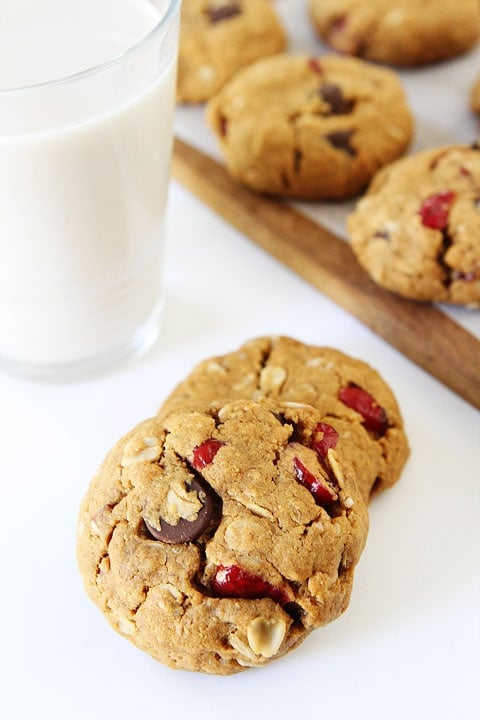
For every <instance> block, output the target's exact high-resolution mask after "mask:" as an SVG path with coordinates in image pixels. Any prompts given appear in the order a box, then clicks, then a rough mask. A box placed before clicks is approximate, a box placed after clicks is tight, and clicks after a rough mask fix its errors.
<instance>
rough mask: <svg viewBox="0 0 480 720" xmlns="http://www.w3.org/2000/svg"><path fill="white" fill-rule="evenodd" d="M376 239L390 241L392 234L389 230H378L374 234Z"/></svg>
mask: <svg viewBox="0 0 480 720" xmlns="http://www.w3.org/2000/svg"><path fill="white" fill-rule="evenodd" d="M373 237H374V238H382V240H390V233H389V232H388V230H377V231H376V232H374V233H373Z"/></svg>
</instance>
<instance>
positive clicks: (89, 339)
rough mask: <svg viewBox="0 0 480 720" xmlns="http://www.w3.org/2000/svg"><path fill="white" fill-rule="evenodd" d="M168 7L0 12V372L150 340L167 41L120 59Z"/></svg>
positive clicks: (85, 360)
mask: <svg viewBox="0 0 480 720" xmlns="http://www.w3.org/2000/svg"><path fill="white" fill-rule="evenodd" d="M169 4H170V3H169V2H168V1H167V0H165V1H164V2H156V3H155V4H152V3H150V2H148V1H147V0H78V1H77V0H61V1H54V0H15V2H14V3H11V2H10V0H0V362H3V364H4V365H6V366H10V367H11V369H15V366H18V367H20V368H21V366H24V367H25V368H26V369H27V371H28V369H29V368H30V369H32V371H33V372H35V371H38V372H40V374H41V372H42V370H41V369H42V367H43V368H48V372H50V371H54V370H55V368H61V367H65V368H66V367H69V366H72V367H73V366H79V367H80V366H82V364H83V365H84V366H85V367H88V366H89V365H90V364H91V365H95V364H99V363H100V362H102V360H103V359H106V358H109V357H111V356H115V355H121V354H122V353H125V352H126V351H127V350H128V349H129V348H130V349H131V348H132V347H134V346H135V345H140V344H142V343H143V342H144V340H145V337H146V335H148V334H152V332H154V330H153V328H155V327H156V325H157V320H158V315H159V312H160V306H161V303H162V292H161V260H162V245H163V231H164V213H165V202H166V193H167V184H168V174H169V159H170V149H171V132H172V119H173V103H174V93H175V48H176V45H175V43H176V32H174V31H172V32H171V33H170V35H171V37H170V36H169V37H168V38H167V40H164V45H163V46H162V47H159V46H158V43H157V46H155V43H154V41H152V40H149V39H148V38H147V39H146V40H143V43H144V45H143V46H142V48H140V50H138V48H137V50H136V52H133V51H132V50H129V48H132V46H135V44H136V43H140V42H141V41H142V38H145V36H147V35H148V33H150V32H151V31H152V30H153V29H154V28H155V26H156V25H157V23H158V22H159V20H160V19H161V17H162V13H164V12H165V10H166V8H167V6H168V5H169ZM129 52H130V56H129V54H128V53H129ZM162 53H163V56H165V55H166V54H168V57H167V58H166V60H164V61H162V62H160V61H159V59H158V58H159V57H161V55H162ZM122 54H123V55H122ZM115 58H117V60H115V62H113V63H112V62H110V61H111V60H112V59H115ZM102 64H103V66H102ZM99 65H100V69H97V71H95V72H91V70H90V69H91V68H93V67H95V66H99ZM81 73H83V75H81ZM79 74H80V75H79ZM66 76H75V77H74V78H72V79H70V80H63V78H65V77H66ZM55 81H57V82H55ZM45 83H47V84H45ZM34 84H37V87H36V88H31V87H27V86H31V85H34ZM6 88H8V89H10V88H20V90H17V91H12V90H9V91H8V92H3V91H4V90H5V89H6Z"/></svg>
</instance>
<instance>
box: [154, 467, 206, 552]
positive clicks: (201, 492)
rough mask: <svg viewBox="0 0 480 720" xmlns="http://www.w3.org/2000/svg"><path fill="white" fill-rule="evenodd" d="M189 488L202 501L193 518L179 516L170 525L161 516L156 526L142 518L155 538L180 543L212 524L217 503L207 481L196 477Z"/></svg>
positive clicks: (175, 543) (174, 543)
mask: <svg viewBox="0 0 480 720" xmlns="http://www.w3.org/2000/svg"><path fill="white" fill-rule="evenodd" d="M189 489H190V490H194V491H195V492H196V493H197V495H198V499H199V500H200V502H201V503H202V507H201V508H200V510H199V511H198V515H197V517H196V518H195V520H185V519H184V518H180V520H179V521H178V523H177V524H176V525H170V524H169V523H167V522H165V520H164V519H163V518H160V519H159V527H158V528H157V527H153V525H152V524H151V523H149V522H148V521H147V520H145V518H144V523H145V526H146V528H147V530H148V532H149V533H150V535H152V537H154V538H155V540H161V541H162V542H166V543H170V544H171V545H182V544H184V543H188V542H191V541H192V540H196V539H197V538H198V537H200V535H203V533H204V532H205V531H206V530H208V528H209V527H210V525H211V524H212V522H213V520H214V516H215V514H216V513H215V510H216V505H217V502H216V495H215V493H214V491H213V490H212V488H210V487H209V486H208V485H207V483H203V482H200V481H199V480H197V479H196V478H194V479H193V480H192V482H191V483H190V486H189Z"/></svg>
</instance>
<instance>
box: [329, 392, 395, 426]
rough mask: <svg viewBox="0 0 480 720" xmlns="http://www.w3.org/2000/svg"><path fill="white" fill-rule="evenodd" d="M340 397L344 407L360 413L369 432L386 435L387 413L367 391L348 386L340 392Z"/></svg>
mask: <svg viewBox="0 0 480 720" xmlns="http://www.w3.org/2000/svg"><path fill="white" fill-rule="evenodd" d="M338 396H339V398H340V400H341V401H342V402H343V404H344V405H346V406H347V407H349V408H352V409H353V410H356V411H357V412H358V413H360V415H361V416H362V417H363V425H364V427H365V428H366V429H367V430H371V431H372V432H375V433H378V434H379V435H385V433H386V431H387V428H388V419H387V413H386V412H385V410H384V409H383V407H382V406H381V405H379V404H378V403H377V402H376V401H375V400H374V399H373V397H372V396H371V395H370V394H369V393H368V392H367V391H366V390H362V388H359V387H357V385H348V386H347V387H344V388H342V389H341V390H340V392H339V394H338Z"/></svg>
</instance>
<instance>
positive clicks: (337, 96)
mask: <svg viewBox="0 0 480 720" xmlns="http://www.w3.org/2000/svg"><path fill="white" fill-rule="evenodd" d="M319 93H320V96H321V98H322V100H324V101H325V102H326V103H328V105H330V111H331V112H330V114H331V115H348V114H349V113H351V112H352V110H353V101H352V100H347V98H346V97H344V95H343V92H342V88H341V87H339V86H338V85H335V83H324V84H323V85H322V86H321V87H320V89H319Z"/></svg>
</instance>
